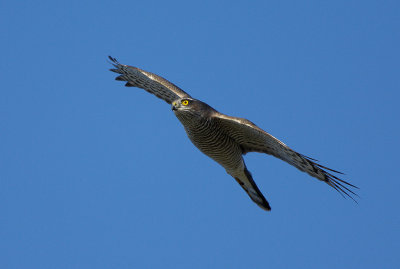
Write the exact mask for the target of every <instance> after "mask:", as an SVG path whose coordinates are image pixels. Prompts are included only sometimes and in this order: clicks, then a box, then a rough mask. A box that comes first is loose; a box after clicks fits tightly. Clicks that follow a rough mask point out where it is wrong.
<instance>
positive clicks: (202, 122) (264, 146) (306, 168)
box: [110, 57, 356, 210]
mask: <svg viewBox="0 0 400 269" xmlns="http://www.w3.org/2000/svg"><path fill="white" fill-rule="evenodd" d="M110 59H111V60H112V62H113V65H114V66H115V67H116V69H111V71H113V72H116V73H119V74H121V75H120V76H118V77H117V78H116V79H117V80H122V81H127V83H126V86H133V87H139V88H143V89H145V90H146V91H148V92H150V93H152V94H154V95H156V96H157V97H159V98H161V99H163V100H165V101H166V102H167V103H169V104H172V110H173V111H174V113H175V115H176V117H177V118H178V119H179V121H180V122H181V123H182V125H183V126H184V128H185V131H186V133H187V135H188V137H189V139H190V140H191V141H192V143H193V144H194V145H195V146H196V147H197V148H198V149H199V150H200V151H201V152H203V153H204V154H206V155H207V156H209V157H210V158H212V159H213V160H214V161H216V162H217V163H219V164H220V165H221V166H222V167H224V168H225V170H226V172H227V173H228V174H229V175H231V176H232V177H233V178H235V180H236V181H237V182H238V183H239V184H240V186H241V187H242V188H243V189H244V190H245V191H246V193H247V194H248V195H249V197H250V198H251V199H252V200H253V201H254V202H255V203H256V204H257V205H258V206H260V207H261V208H263V209H265V210H270V209H271V208H270V206H269V204H268V202H267V200H266V199H265V198H264V196H263V195H262V193H261V191H260V190H259V189H258V187H257V185H256V184H255V182H254V180H253V178H252V176H251V174H250V172H249V171H248V170H247V168H246V165H245V162H244V160H243V155H244V154H246V153H247V152H261V153H267V154H270V155H273V156H275V157H277V158H279V159H281V160H283V161H285V162H288V163H289V164H291V165H293V166H295V167H296V168H298V169H299V170H301V171H303V172H306V173H308V174H309V175H311V176H313V177H315V178H317V179H319V180H321V181H324V182H326V183H327V184H328V185H330V186H332V187H333V188H335V189H336V190H337V191H339V192H340V193H341V194H345V195H347V196H349V197H351V195H350V194H354V195H355V193H354V192H353V191H351V190H350V189H349V188H348V187H346V186H345V185H348V186H350V187H355V186H354V185H352V184H350V183H348V182H346V181H344V180H341V179H339V178H337V177H336V176H334V175H333V174H331V173H330V172H328V171H326V170H330V171H332V172H336V173H339V172H337V171H335V170H332V169H329V168H326V167H324V166H322V165H319V164H317V163H316V162H315V160H314V159H311V158H308V157H306V156H304V155H302V154H299V153H297V152H295V151H293V150H292V149H290V148H289V147H288V146H286V145H285V144H284V143H282V142H281V141H279V140H278V139H276V138H275V137H273V136H272V135H270V134H268V133H267V132H265V131H264V130H262V129H260V128H259V127H257V126H256V125H255V124H254V123H252V122H250V121H248V120H246V119H242V118H236V117H230V116H227V115H224V114H222V113H219V112H218V111H216V110H215V109H213V108H212V107H210V106H209V105H208V104H206V103H204V102H202V101H200V100H196V99H194V98H192V97H191V96H190V95H188V94H187V93H186V92H184V91H183V90H181V89H180V88H178V87H177V86H176V85H174V84H172V83H170V82H169V81H167V80H165V79H164V78H162V77H159V76H157V75H155V74H153V73H149V72H146V71H143V70H141V69H139V68H136V67H131V66H127V65H122V64H120V63H119V62H117V61H116V60H115V59H114V58H111V57H110ZM324 169H325V170H324ZM355 188H356V187H355ZM349 193H350V194H349ZM351 198H352V197H351Z"/></svg>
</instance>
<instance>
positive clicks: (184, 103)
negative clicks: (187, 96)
mask: <svg viewBox="0 0 400 269" xmlns="http://www.w3.org/2000/svg"><path fill="white" fill-rule="evenodd" d="M181 104H182V105H184V106H187V105H188V104H189V101H188V100H182V102H181Z"/></svg>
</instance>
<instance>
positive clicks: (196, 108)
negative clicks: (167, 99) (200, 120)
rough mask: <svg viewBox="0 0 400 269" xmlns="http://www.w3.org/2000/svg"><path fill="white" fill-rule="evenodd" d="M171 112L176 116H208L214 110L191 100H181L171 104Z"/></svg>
mask: <svg viewBox="0 0 400 269" xmlns="http://www.w3.org/2000/svg"><path fill="white" fill-rule="evenodd" d="M172 110H173V111H174V113H175V115H176V116H195V115H197V116H201V117H204V116H208V115H209V113H211V112H214V111H215V110H214V109H213V108H212V107H210V106H209V105H207V104H206V103H204V102H202V101H199V100H196V99H192V98H181V99H177V100H175V101H173V102H172Z"/></svg>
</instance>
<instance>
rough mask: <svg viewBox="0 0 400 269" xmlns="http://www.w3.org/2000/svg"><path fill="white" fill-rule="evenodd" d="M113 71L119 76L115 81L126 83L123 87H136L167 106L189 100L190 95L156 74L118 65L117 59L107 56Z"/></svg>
mask: <svg viewBox="0 0 400 269" xmlns="http://www.w3.org/2000/svg"><path fill="white" fill-rule="evenodd" d="M108 58H109V59H110V60H111V61H112V63H111V64H112V65H113V66H114V67H115V69H110V71H112V72H115V73H118V74H121V75H120V76H118V77H116V78H115V79H116V80H121V81H127V83H126V84H125V86H127V87H138V88H142V89H144V90H146V91H148V92H149V93H151V94H154V95H155V96H157V97H158V98H161V99H163V100H164V101H166V102H167V103H168V104H171V103H172V102H173V101H174V100H176V99H179V98H190V95H189V94H187V93H186V92H184V91H183V90H181V89H180V88H179V87H178V86H176V85H174V84H172V83H171V82H169V81H168V80H166V79H164V78H162V77H160V76H157V75H156V74H153V73H150V72H146V71H144V70H142V69H139V68H137V67H133V66H129V65H124V64H120V63H119V62H118V61H117V59H115V58H113V57H111V56H108Z"/></svg>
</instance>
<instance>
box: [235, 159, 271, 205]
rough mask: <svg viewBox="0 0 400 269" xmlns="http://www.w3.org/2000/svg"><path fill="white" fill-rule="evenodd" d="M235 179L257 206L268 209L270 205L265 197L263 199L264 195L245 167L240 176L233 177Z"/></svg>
mask: <svg viewBox="0 0 400 269" xmlns="http://www.w3.org/2000/svg"><path fill="white" fill-rule="evenodd" d="M234 178H235V180H236V181H237V182H238V183H239V185H240V186H241V187H242V188H243V190H244V191H245V192H246V193H247V194H248V195H249V197H250V198H251V200H253V202H254V203H256V204H257V205H258V206H259V207H261V208H262V209H264V210H267V211H270V210H271V207H270V206H269V203H268V201H267V199H265V197H264V195H263V194H262V193H261V191H260V189H259V188H258V187H257V185H256V183H255V182H254V180H253V177H252V176H251V173H250V171H249V170H247V168H246V167H245V168H244V174H243V176H241V177H234Z"/></svg>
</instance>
